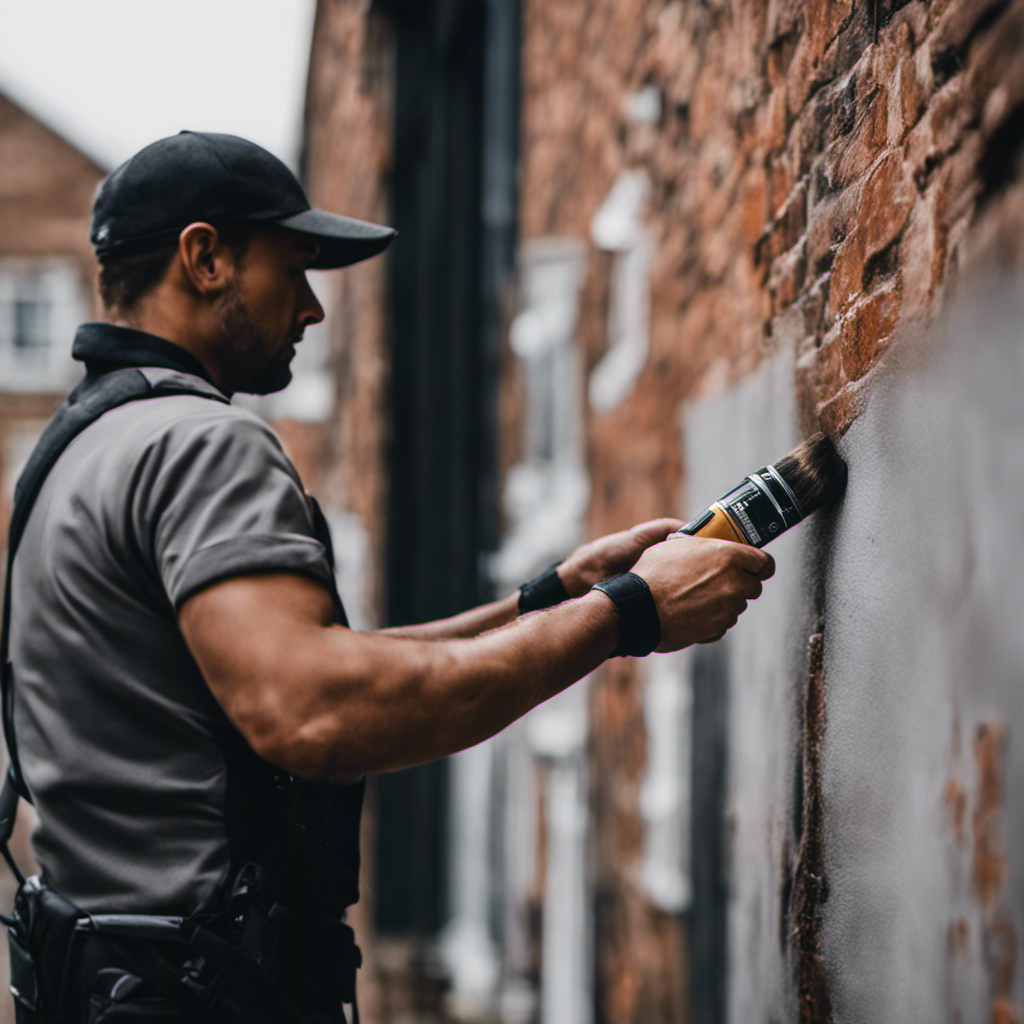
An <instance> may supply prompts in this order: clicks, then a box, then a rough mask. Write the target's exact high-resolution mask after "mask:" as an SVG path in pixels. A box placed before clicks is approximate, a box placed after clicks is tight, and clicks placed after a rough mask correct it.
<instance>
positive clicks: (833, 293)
mask: <svg viewBox="0 0 1024 1024" xmlns="http://www.w3.org/2000/svg"><path fill="white" fill-rule="evenodd" d="M863 277H864V242H863V239H862V238H861V234H860V229H859V228H856V227H855V228H854V229H853V231H852V232H851V233H850V234H848V235H847V236H846V238H845V239H844V240H843V242H842V244H841V245H840V246H839V248H838V249H837V250H836V258H835V262H834V263H833V264H832V276H831V278H830V279H829V292H828V304H829V308H830V309H831V310H832V312H833V313H839V312H841V311H842V310H843V309H845V308H846V306H848V305H849V304H850V302H852V301H853V300H854V299H855V298H856V297H857V296H858V295H859V294H860V292H861V289H862V287H863V285H862V281H863Z"/></svg>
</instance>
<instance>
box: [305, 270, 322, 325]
mask: <svg viewBox="0 0 1024 1024" xmlns="http://www.w3.org/2000/svg"><path fill="white" fill-rule="evenodd" d="M302 284H303V294H302V297H301V303H300V310H301V312H300V313H299V321H300V322H301V324H302V326H303V327H309V326H311V325H312V324H318V323H320V321H321V320H323V318H324V307H323V306H321V305H320V300H319V299H318V298H317V297H316V292H314V291H313V289H312V288H311V287H310V285H309V278H307V277H306V276H305V274H303V276H302Z"/></svg>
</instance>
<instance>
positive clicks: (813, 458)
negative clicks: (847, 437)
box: [775, 433, 846, 516]
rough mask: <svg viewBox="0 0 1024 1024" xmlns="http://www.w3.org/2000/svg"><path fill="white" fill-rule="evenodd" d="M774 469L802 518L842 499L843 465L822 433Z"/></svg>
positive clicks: (785, 458)
mask: <svg viewBox="0 0 1024 1024" xmlns="http://www.w3.org/2000/svg"><path fill="white" fill-rule="evenodd" d="M775 469H776V470H777V471H778V474H779V476H781V477H782V479H783V480H785V481H786V483H787V484H789V486H790V489H791V490H792V491H793V493H794V494H795V495H796V500H797V501H798V502H799V503H800V511H801V512H802V513H803V514H804V515H805V516H809V515H810V514H811V513H812V512H813V511H814V510H815V509H817V508H820V507H821V506H822V505H825V504H827V503H828V502H830V501H834V500H835V499H837V498H839V497H841V496H842V493H843V490H844V489H845V487H846V463H845V462H843V460H842V459H841V458H840V457H839V452H837V451H836V446H835V445H834V444H833V443H832V441H831V440H830V439H829V438H828V437H827V436H826V435H825V434H822V433H817V434H814V435H813V436H811V437H809V438H807V440H806V441H803V442H802V443H800V444H798V445H797V446H796V447H795V448H794V449H793V450H792V451H791V452H790V453H789V454H788V455H787V456H785V457H784V458H782V459H780V460H779V461H778V462H776V463H775Z"/></svg>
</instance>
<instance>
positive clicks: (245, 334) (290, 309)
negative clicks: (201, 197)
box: [220, 225, 324, 395]
mask: <svg viewBox="0 0 1024 1024" xmlns="http://www.w3.org/2000/svg"><path fill="white" fill-rule="evenodd" d="M316 254H317V244H316V242H315V241H314V240H313V239H311V238H310V237H309V236H308V235H300V234H298V233H297V232H295V231H288V230H287V229H285V228H278V227H274V226H272V225H268V226H266V227H258V228H255V229H254V230H253V234H252V238H251V240H250V242H249V248H248V249H247V251H246V253H245V255H244V256H243V257H242V259H241V261H240V262H239V263H238V264H237V266H236V272H235V275H234V277H233V278H232V280H231V283H230V284H229V286H228V287H227V289H226V290H225V291H224V293H223V295H222V296H221V298H220V315H221V327H222V331H223V335H224V340H225V346H226V349H227V352H226V358H225V359H224V370H225V374H226V377H227V378H228V379H226V380H225V382H224V383H225V384H226V385H228V386H229V389H230V390H231V391H242V392H245V393H247V394H253V395H269V394H271V393H272V392H274V391H280V390H281V389H282V388H283V387H285V386H286V385H287V384H288V382H289V381H290V380H291V379H292V371H291V361H292V359H293V358H294V356H295V346H296V345H297V344H298V343H299V341H301V340H302V332H303V330H304V329H305V328H306V327H308V326H309V325H310V324H316V323H319V322H320V321H321V320H323V318H324V311H323V307H322V306H321V305H320V303H319V301H318V300H317V298H316V296H315V295H314V294H313V291H312V289H311V288H310V287H309V282H308V281H307V280H306V270H307V268H308V267H309V264H310V263H311V262H312V260H313V259H315V257H316Z"/></svg>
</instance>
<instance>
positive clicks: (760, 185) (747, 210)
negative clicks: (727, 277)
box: [740, 167, 768, 245]
mask: <svg viewBox="0 0 1024 1024" xmlns="http://www.w3.org/2000/svg"><path fill="white" fill-rule="evenodd" d="M742 194H743V198H742V200H741V203H740V206H741V210H742V212H741V220H742V232H743V238H744V241H745V242H746V243H747V245H753V244H754V242H756V241H757V240H758V238H760V237H761V235H762V234H763V233H764V226H765V224H766V222H767V221H768V176H767V174H766V173H765V171H764V169H763V168H760V167H759V168H756V169H754V170H752V171H751V172H750V173H748V174H747V176H746V178H745V180H744V183H743V190H742Z"/></svg>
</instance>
